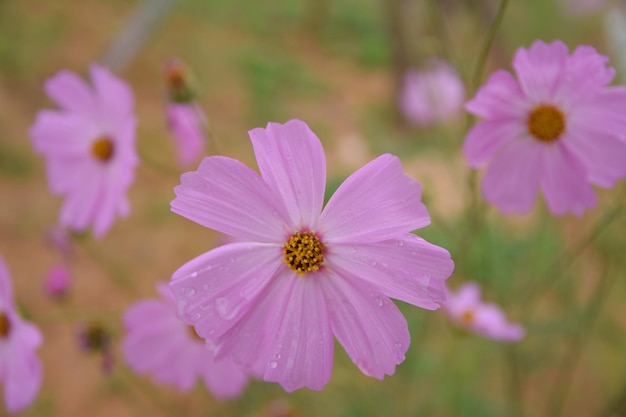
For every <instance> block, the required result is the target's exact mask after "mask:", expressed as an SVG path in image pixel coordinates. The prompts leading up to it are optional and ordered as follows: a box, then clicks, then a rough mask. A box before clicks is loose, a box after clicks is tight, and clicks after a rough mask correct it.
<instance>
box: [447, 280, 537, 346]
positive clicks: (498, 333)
mask: <svg viewBox="0 0 626 417" xmlns="http://www.w3.org/2000/svg"><path fill="white" fill-rule="evenodd" d="M444 308H445V311H446V313H448V316H450V318H451V319H452V320H453V321H454V322H455V323H456V324H457V325H459V326H461V327H463V328H465V329H467V330H470V331H472V332H475V333H478V334H481V335H483V336H485V337H488V338H490V339H495V340H500V341H503V342H516V341H518V340H520V339H522V338H523V337H524V334H525V332H524V328H523V327H522V326H520V325H519V324H515V323H509V322H508V321H507V319H506V316H505V315H504V313H503V312H502V310H501V309H500V308H499V307H498V306H496V305H495V304H491V303H484V302H482V301H481V298H480V287H479V286H478V284H476V283H475V282H469V283H467V284H464V285H462V286H461V287H460V288H459V289H458V291H457V292H456V293H455V292H452V291H449V290H448V298H447V300H446V302H445V305H444Z"/></svg>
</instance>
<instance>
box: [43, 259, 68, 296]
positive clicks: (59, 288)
mask: <svg viewBox="0 0 626 417" xmlns="http://www.w3.org/2000/svg"><path fill="white" fill-rule="evenodd" d="M70 278H71V274H70V271H69V269H68V268H67V266H65V265H64V264H57V265H54V266H53V267H52V268H51V269H50V271H49V272H48V275H46V279H45V281H44V284H43V286H44V290H45V292H46V293H47V294H48V295H49V296H51V297H54V298H60V297H63V296H64V295H65V294H66V293H67V291H68V289H69V287H70V280H71V279H70Z"/></svg>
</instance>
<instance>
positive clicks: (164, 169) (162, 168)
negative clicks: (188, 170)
mask: <svg viewBox="0 0 626 417" xmlns="http://www.w3.org/2000/svg"><path fill="white" fill-rule="evenodd" d="M139 157H140V158H141V161H142V162H144V163H145V164H146V165H147V166H149V167H151V168H152V169H154V170H155V171H159V172H161V173H163V174H166V175H171V176H173V177H176V178H180V172H179V171H178V170H176V169H174V168H172V167H170V166H168V165H166V164H164V163H162V162H160V161H157V160H156V159H154V158H152V156H150V155H148V154H147V153H145V152H142V151H139Z"/></svg>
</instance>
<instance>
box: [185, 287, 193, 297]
mask: <svg viewBox="0 0 626 417" xmlns="http://www.w3.org/2000/svg"><path fill="white" fill-rule="evenodd" d="M195 293H196V289H195V288H194V287H189V288H185V296H186V297H191V296H192V295H194V294H195Z"/></svg>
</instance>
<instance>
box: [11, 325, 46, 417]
mask: <svg viewBox="0 0 626 417" xmlns="http://www.w3.org/2000/svg"><path fill="white" fill-rule="evenodd" d="M26 325H27V326H29V328H28V329H26V332H24V333H22V334H21V335H19V339H20V340H15V341H13V343H12V346H10V349H11V353H10V356H11V357H10V358H9V361H8V364H7V368H6V374H5V378H4V403H5V406H6V408H7V411H8V412H10V413H14V412H19V411H22V410H24V409H25V408H27V407H28V406H30V405H31V404H32V403H33V402H34V401H35V399H36V397H37V394H38V393H39V388H40V387H41V381H42V379H43V373H42V370H41V363H40V362H39V359H38V358H37V355H36V353H35V351H34V349H35V347H37V346H39V344H40V343H41V334H40V333H39V331H38V330H37V329H36V328H35V327H34V326H32V325H29V324H26ZM20 330H23V329H20ZM16 338H17V335H16Z"/></svg>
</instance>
